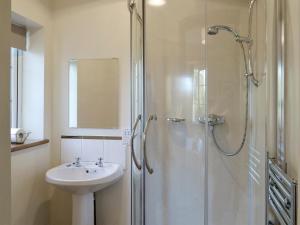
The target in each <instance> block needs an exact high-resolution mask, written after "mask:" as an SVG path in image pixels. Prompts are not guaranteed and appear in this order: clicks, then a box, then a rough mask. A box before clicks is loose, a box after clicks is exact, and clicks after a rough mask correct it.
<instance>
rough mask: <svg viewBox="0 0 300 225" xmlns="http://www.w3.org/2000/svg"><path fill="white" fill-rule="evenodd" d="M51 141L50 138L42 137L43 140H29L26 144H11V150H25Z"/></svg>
mask: <svg viewBox="0 0 300 225" xmlns="http://www.w3.org/2000/svg"><path fill="white" fill-rule="evenodd" d="M47 143H49V139H42V140H28V141H26V142H25V143H24V144H11V152H16V151H20V150H24V149H27V148H32V147H36V146H39V145H44V144H47Z"/></svg>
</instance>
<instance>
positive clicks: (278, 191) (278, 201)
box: [268, 159, 297, 225]
mask: <svg viewBox="0 0 300 225" xmlns="http://www.w3.org/2000/svg"><path fill="white" fill-rule="evenodd" d="M268 180H269V184H268V199H269V204H270V207H271V209H272V211H273V213H274V215H275V216H276V218H277V219H278V221H279V222H280V224H281V225H296V209H297V208H296V182H295V181H294V180H293V179H291V178H289V177H288V176H287V174H286V173H285V172H284V171H283V170H282V169H281V168H280V167H279V166H278V165H277V163H276V162H275V160H273V159H269V160H268Z"/></svg>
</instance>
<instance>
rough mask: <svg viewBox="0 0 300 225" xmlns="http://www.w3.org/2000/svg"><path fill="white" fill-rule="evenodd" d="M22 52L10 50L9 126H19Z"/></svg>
mask: <svg viewBox="0 0 300 225" xmlns="http://www.w3.org/2000/svg"><path fill="white" fill-rule="evenodd" d="M22 62H23V51H22V50H20V49H17V48H11V62H10V126H11V128H16V127H20V126H21V111H22V95H21V93H22V68H23V65H22Z"/></svg>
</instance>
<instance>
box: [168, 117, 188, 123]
mask: <svg viewBox="0 0 300 225" xmlns="http://www.w3.org/2000/svg"><path fill="white" fill-rule="evenodd" d="M167 121H170V122H173V123H180V122H184V121H185V119H184V118H175V117H169V118H167Z"/></svg>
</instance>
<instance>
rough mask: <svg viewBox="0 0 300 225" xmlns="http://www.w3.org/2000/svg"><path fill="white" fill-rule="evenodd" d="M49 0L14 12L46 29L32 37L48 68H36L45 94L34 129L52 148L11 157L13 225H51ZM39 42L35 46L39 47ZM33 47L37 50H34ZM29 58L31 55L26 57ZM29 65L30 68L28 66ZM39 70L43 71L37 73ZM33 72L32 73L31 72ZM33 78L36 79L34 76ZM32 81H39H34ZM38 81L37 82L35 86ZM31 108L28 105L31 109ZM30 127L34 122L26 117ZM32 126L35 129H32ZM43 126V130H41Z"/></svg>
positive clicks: (17, 4) (16, 1) (33, 0)
mask: <svg viewBox="0 0 300 225" xmlns="http://www.w3.org/2000/svg"><path fill="white" fill-rule="evenodd" d="M49 6H50V4H49V3H48V2H47V0H43V1H40V0H28V1H23V0H12V11H13V12H15V13H17V14H18V15H21V16H23V17H25V18H27V19H28V21H27V20H22V22H24V23H25V24H28V25H30V24H31V21H33V22H35V23H37V24H39V25H40V26H42V29H40V30H39V31H37V32H36V33H34V35H33V36H32V37H34V39H37V40H38V43H39V44H38V45H35V46H34V48H35V50H37V52H39V51H42V52H44V56H42V57H40V58H39V60H40V63H44V68H41V67H40V66H39V67H35V68H34V72H35V75H38V76H39V80H40V79H42V80H40V81H41V83H39V84H40V85H42V84H43V83H44V87H43V88H44V90H41V89H39V90H40V91H41V92H40V96H39V97H38V98H35V102H36V101H38V104H40V105H41V106H43V108H36V107H35V108H36V112H38V114H39V118H40V120H39V123H38V124H36V125H37V126H35V125H34V123H32V124H33V125H34V126H33V127H32V129H34V130H35V131H36V132H35V134H34V136H35V137H41V136H43V137H45V138H49V139H50V144H48V145H43V146H39V147H36V148H32V149H29V150H24V151H22V152H17V153H12V154H11V170H12V182H11V183H12V187H11V190H12V208H13V213H12V225H48V224H49V196H50V195H49V185H48V184H46V182H45V179H44V174H45V172H46V170H47V169H49V168H50V167H51V164H50V162H51V160H50V157H51V155H50V146H51V83H52V78H51V52H52V48H51V40H52V38H51V23H52V21H51V12H50V8H49ZM37 40H35V43H37V42H36V41H37ZM32 47H33V46H32ZM26 54H27V53H26ZM28 65H29V64H28ZM37 68H39V69H38V70H37ZM28 71H30V69H29V70H28ZM31 75H33V74H32V73H31ZM32 79H35V77H33V78H32ZM36 81H37V80H36V79H35V82H36ZM27 106H28V105H27ZM26 118H27V119H26V120H27V122H28V123H30V121H29V120H30V118H31V120H32V119H35V118H34V117H33V116H30V115H28V116H27V117H26ZM32 124H31V125H32ZM41 126H43V127H41Z"/></svg>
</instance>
